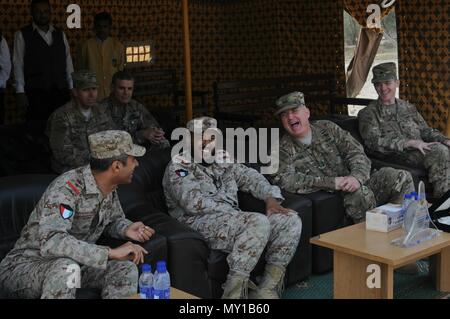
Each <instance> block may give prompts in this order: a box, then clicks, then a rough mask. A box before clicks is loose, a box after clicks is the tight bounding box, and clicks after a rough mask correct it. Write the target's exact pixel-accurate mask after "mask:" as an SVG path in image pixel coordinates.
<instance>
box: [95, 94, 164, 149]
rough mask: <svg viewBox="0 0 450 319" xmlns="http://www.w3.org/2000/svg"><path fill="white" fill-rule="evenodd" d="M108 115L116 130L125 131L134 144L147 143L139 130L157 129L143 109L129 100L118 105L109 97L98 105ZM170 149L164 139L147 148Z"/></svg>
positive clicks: (154, 121)
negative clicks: (124, 103)
mask: <svg viewBox="0 0 450 319" xmlns="http://www.w3.org/2000/svg"><path fill="white" fill-rule="evenodd" d="M100 104H101V105H102V106H103V107H104V108H105V109H106V112H107V113H108V115H109V116H110V117H111V118H112V120H113V122H114V124H115V127H116V129H117V130H123V131H127V132H128V133H130V134H131V136H132V137H133V140H134V142H135V143H137V144H140V145H143V144H149V142H148V141H147V140H146V139H145V138H144V137H143V136H142V134H141V132H140V131H141V130H144V129H148V128H159V127H160V126H159V124H158V122H157V121H156V120H155V118H154V117H153V116H152V115H151V114H150V112H149V111H148V110H147V109H146V108H145V106H144V105H142V104H141V103H139V102H138V101H136V100H131V101H130V103H128V104H127V105H119V104H117V102H114V101H113V100H112V99H111V98H110V97H109V98H106V99H105V100H103V101H102V102H101V103H100ZM166 147H170V144H169V141H168V140H167V139H166V138H164V139H163V140H162V141H161V142H159V144H151V145H149V148H166Z"/></svg>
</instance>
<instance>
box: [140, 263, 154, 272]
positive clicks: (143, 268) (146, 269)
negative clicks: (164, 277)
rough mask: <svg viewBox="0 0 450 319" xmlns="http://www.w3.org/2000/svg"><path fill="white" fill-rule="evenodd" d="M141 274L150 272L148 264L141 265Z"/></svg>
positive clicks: (150, 268)
mask: <svg viewBox="0 0 450 319" xmlns="http://www.w3.org/2000/svg"><path fill="white" fill-rule="evenodd" d="M142 272H152V266H151V265H149V264H143V265H142Z"/></svg>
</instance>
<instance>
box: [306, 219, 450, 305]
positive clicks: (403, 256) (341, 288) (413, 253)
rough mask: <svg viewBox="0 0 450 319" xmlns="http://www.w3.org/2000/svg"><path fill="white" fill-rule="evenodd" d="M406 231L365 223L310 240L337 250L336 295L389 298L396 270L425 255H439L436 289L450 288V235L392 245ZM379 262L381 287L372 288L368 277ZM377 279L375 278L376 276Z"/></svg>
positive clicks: (443, 234)
mask: <svg viewBox="0 0 450 319" xmlns="http://www.w3.org/2000/svg"><path fill="white" fill-rule="evenodd" d="M402 234H403V230H401V229H397V230H394V231H391V232H389V233H382V232H376V231H371V230H366V227H365V223H360V224H357V225H353V226H349V227H345V228H341V229H338V230H335V231H332V232H329V233H325V234H322V235H319V236H317V237H314V238H312V239H311V240H310V241H311V243H312V244H314V245H318V246H322V247H327V248H331V249H333V251H334V261H333V264H334V265H333V267H334V270H333V277H334V298H355V299H359V298H364V299H365V298H386V299H392V298H393V296H394V269H396V268H399V267H402V266H404V265H407V264H409V263H412V262H415V261H417V260H420V259H422V258H425V257H428V256H431V255H437V258H436V260H437V265H436V266H437V269H436V288H437V290H439V291H450V234H449V233H442V234H441V235H440V236H438V237H436V238H433V239H432V240H430V241H427V242H424V243H421V244H419V245H417V246H415V247H411V248H401V247H397V246H394V245H391V244H390V242H391V240H392V239H395V238H398V237H400V236H401V235H402ZM372 264H375V265H378V266H379V267H380V268H379V269H380V273H381V281H380V285H379V288H377V287H375V288H369V287H368V285H367V280H368V278H369V276H371V275H372V274H373V273H374V272H373V270H371V269H373V268H369V272H368V266H369V265H372ZM372 278H373V277H372Z"/></svg>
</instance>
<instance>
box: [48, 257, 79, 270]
mask: <svg viewBox="0 0 450 319" xmlns="http://www.w3.org/2000/svg"><path fill="white" fill-rule="evenodd" d="M79 269H80V265H79V264H78V263H77V262H76V261H75V260H73V259H70V258H58V259H56V260H55V261H54V262H53V263H52V266H51V270H52V271H56V272H62V273H70V272H75V271H77V270H79Z"/></svg>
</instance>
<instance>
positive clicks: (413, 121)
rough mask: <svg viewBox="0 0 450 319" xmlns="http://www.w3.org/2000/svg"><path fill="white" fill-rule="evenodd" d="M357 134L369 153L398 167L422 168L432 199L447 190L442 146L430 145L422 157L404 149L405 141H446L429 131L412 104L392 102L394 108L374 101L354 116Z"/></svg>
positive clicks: (448, 170)
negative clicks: (427, 180) (425, 172)
mask: <svg viewBox="0 0 450 319" xmlns="http://www.w3.org/2000/svg"><path fill="white" fill-rule="evenodd" d="M358 120H359V131H360V132H361V135H362V137H363V139H364V143H365V145H366V147H367V149H368V150H369V152H370V153H372V154H373V155H375V156H377V157H384V158H388V159H389V161H392V160H393V161H395V162H398V163H399V164H405V163H406V164H409V165H412V166H424V167H425V168H426V169H427V170H428V175H429V180H430V182H431V183H432V184H433V192H434V196H435V197H440V196H441V195H443V194H444V193H445V192H446V191H447V190H448V189H449V188H450V153H449V148H448V146H446V145H443V144H442V145H433V146H432V147H431V151H428V152H426V155H423V154H422V153H421V152H420V151H419V150H416V149H405V143H406V142H407V141H408V140H423V141H424V142H444V141H446V140H447V138H446V137H445V136H444V135H442V134H441V133H440V132H439V131H437V130H435V129H432V128H430V127H429V126H428V125H427V123H426V122H425V120H424V119H423V117H422V116H421V115H420V114H419V112H417V109H416V107H415V106H414V105H412V104H409V103H408V102H406V101H402V100H400V99H396V103H395V105H388V106H385V105H381V103H380V102H379V101H374V102H372V103H371V104H369V106H367V107H366V108H365V109H363V110H361V111H360V112H359V113H358Z"/></svg>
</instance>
